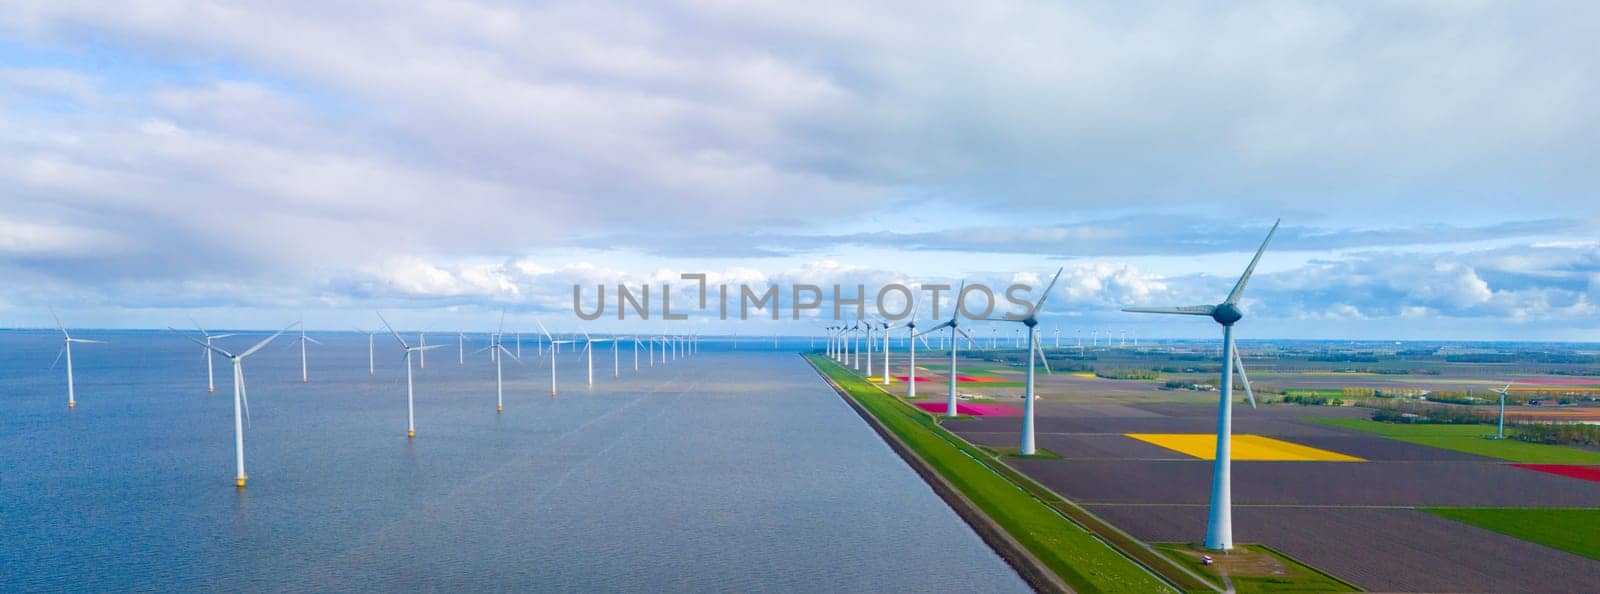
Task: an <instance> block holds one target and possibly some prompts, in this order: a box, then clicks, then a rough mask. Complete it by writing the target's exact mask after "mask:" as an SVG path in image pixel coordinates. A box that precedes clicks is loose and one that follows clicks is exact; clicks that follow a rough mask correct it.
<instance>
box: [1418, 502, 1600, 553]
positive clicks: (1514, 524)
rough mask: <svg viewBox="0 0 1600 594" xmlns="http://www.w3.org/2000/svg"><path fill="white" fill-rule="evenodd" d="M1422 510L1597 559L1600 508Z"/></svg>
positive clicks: (1599, 535)
mask: <svg viewBox="0 0 1600 594" xmlns="http://www.w3.org/2000/svg"><path fill="white" fill-rule="evenodd" d="M1423 511H1426V512H1429V513H1432V514H1434V515H1438V516H1443V517H1446V518H1450V519H1452V520H1455V521H1457V522H1464V523H1467V524H1472V525H1473V526H1477V527H1479V528H1483V529H1485V530H1492V531H1495V532H1499V533H1501V534H1505V535H1509V536H1513V537H1516V538H1520V539H1522V540H1526V541H1529V542H1535V543H1539V544H1542V545H1544V546H1547V547H1550V548H1553V549H1560V550H1563V551H1566V552H1569V553H1572V554H1574V555H1582V556H1585V557H1588V558H1590V559H1600V509H1558V508H1550V509H1545V508H1503V507H1478V508H1460V507H1432V508H1423Z"/></svg>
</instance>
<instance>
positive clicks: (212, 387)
mask: <svg viewBox="0 0 1600 594" xmlns="http://www.w3.org/2000/svg"><path fill="white" fill-rule="evenodd" d="M189 321H190V322H193V323H194V328H195V329H196V330H199V331H200V335H201V336H204V337H205V339H206V343H205V346H206V347H208V348H206V391H207V392H216V391H217V376H216V373H215V372H213V371H212V365H211V349H210V348H209V347H210V346H211V341H213V340H216V339H218V338H227V337H229V336H233V335H232V334H212V333H210V332H206V329H205V328H201V327H200V322H195V321H194V317H192V316H191V317H190V318H189Z"/></svg>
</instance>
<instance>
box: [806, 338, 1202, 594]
mask: <svg viewBox="0 0 1600 594" xmlns="http://www.w3.org/2000/svg"><path fill="white" fill-rule="evenodd" d="M808 358H809V359H810V360H811V362H812V363H813V364H814V365H815V366H816V367H817V369H818V370H820V371H821V372H822V373H823V374H824V375H825V376H827V377H828V378H829V379H830V380H832V381H833V383H834V384H836V385H837V386H838V387H839V388H840V389H841V390H842V391H843V392H844V393H845V394H846V395H848V396H849V397H850V398H851V399H853V400H854V401H855V402H856V403H857V404H858V405H859V406H860V407H861V408H862V409H864V410H866V411H867V413H868V414H871V415H872V416H873V417H874V418H876V419H877V421H878V422H879V423H881V424H882V425H883V427H884V428H885V429H887V430H888V431H889V432H890V433H892V434H894V435H895V436H896V437H898V438H899V439H900V440H901V441H902V442H903V443H904V444H905V445H906V446H907V447H908V448H909V449H911V451H912V452H913V453H915V454H916V456H918V457H919V458H921V459H922V460H923V461H924V462H925V463H926V464H927V465H929V466H930V467H932V468H933V469H934V470H935V471H936V472H938V473H939V474H940V475H941V476H943V477H944V479H945V480H946V481H948V482H949V483H950V484H951V485H953V486H954V487H955V488H956V489H957V490H958V491H960V492H961V493H962V495H964V496H965V497H966V498H967V499H968V500H970V501H971V502H972V503H973V504H974V505H975V506H976V507H977V508H978V509H979V511H981V512H982V513H983V514H984V515H986V516H987V517H988V518H990V519H991V520H992V521H993V522H994V523H995V524H997V525H998V526H1000V528H1001V529H1003V530H1005V531H1006V533H1007V534H1009V535H1010V536H1011V538H1012V539H1014V540H1016V541H1017V542H1018V543H1019V544H1020V545H1021V546H1022V547H1023V548H1025V549H1026V550H1027V551H1028V553H1030V554H1032V555H1033V556H1034V557H1035V558H1037V559H1038V560H1039V562H1040V563H1041V564H1043V565H1044V566H1046V567H1047V568H1048V569H1049V570H1050V571H1051V572H1052V573H1054V574H1055V575H1056V576H1058V577H1059V578H1060V579H1061V581H1062V582H1064V583H1065V584H1066V585H1067V586H1068V587H1070V588H1072V589H1073V590H1074V591H1076V592H1082V593H1087V592H1138V593H1155V592H1175V591H1178V590H1177V589H1176V588H1174V586H1173V585H1171V584H1169V583H1168V582H1167V581H1165V580H1163V579H1161V578H1158V577H1157V576H1156V575H1155V574H1154V573H1152V571H1151V570H1150V569H1146V567H1145V566H1142V565H1140V564H1139V563H1138V562H1135V561H1134V560H1133V559H1132V558H1130V555H1129V554H1127V553H1124V552H1121V551H1119V550H1118V549H1116V548H1113V547H1112V546H1111V545H1109V544H1107V542H1106V541H1105V540H1102V539H1101V538H1100V537H1099V536H1097V535H1096V534H1095V533H1091V532H1090V531H1089V530H1087V529H1085V528H1084V526H1082V525H1080V524H1078V523H1076V522H1074V521H1073V520H1072V519H1069V517H1068V516H1067V515H1064V514H1063V513H1062V512H1061V510H1060V509H1059V508H1058V507H1057V506H1054V505H1051V504H1049V503H1047V502H1046V501H1045V500H1043V499H1041V498H1040V497H1038V496H1037V495H1036V493H1035V492H1034V491H1033V490H1031V489H1030V488H1029V487H1025V486H1023V483H1020V482H1018V481H1016V480H1015V479H1014V478H1011V477H1009V476H1008V474H1010V473H1015V471H1014V470H1010V467H1009V466H1006V465H1004V464H1001V463H1000V462H999V461H998V460H995V458H994V457H993V455H992V454H990V453H989V452H986V451H984V450H983V449H981V448H978V447H976V446H973V445H971V444H969V443H967V442H966V441H965V440H963V439H961V438H959V437H957V436H955V435H954V434H952V433H950V432H949V431H947V430H945V429H944V428H943V427H940V426H939V423H938V422H937V421H936V420H935V419H934V417H933V416H931V415H929V414H927V413H924V412H923V411H921V410H920V409H917V408H916V407H914V406H911V405H909V404H907V403H905V402H904V401H902V400H901V399H899V398H897V397H894V396H890V395H889V394H888V393H886V392H884V391H883V390H881V389H880V388H879V387H877V386H875V385H873V384H871V383H868V382H867V381H865V380H863V379H862V378H861V377H860V376H858V375H856V374H854V373H851V372H849V371H848V370H846V369H844V368H842V367H840V366H839V365H838V364H836V363H834V362H833V361H832V360H830V359H828V358H827V357H823V356H816V355H810V356H808ZM1007 471H1009V473H1008V472H1007ZM1023 480H1026V479H1023ZM1028 483H1031V481H1028ZM1063 503H1065V502H1063ZM1124 538H1126V537H1125V536H1124ZM1125 544H1127V545H1131V546H1135V547H1137V550H1136V551H1135V553H1134V554H1136V555H1153V556H1155V557H1156V560H1157V561H1158V562H1159V559H1160V556H1159V554H1157V553H1155V552H1154V551H1153V550H1152V549H1149V548H1148V547H1144V546H1143V544H1142V543H1138V542H1137V541H1134V542H1132V543H1125ZM1141 551H1142V552H1141ZM1162 564H1163V565H1166V567H1165V568H1162V569H1166V570H1167V571H1169V572H1175V571H1177V568H1176V567H1175V566H1174V564H1171V563H1162ZM1180 575H1184V576H1187V575H1188V574H1184V573H1180ZM1180 584H1181V586H1180V587H1182V588H1183V590H1185V591H1205V592H1209V591H1214V589H1213V588H1212V587H1210V586H1209V585H1208V584H1204V583H1199V582H1197V581H1196V579H1195V578H1194V577H1192V576H1190V577H1187V578H1186V579H1185V581H1184V582H1180Z"/></svg>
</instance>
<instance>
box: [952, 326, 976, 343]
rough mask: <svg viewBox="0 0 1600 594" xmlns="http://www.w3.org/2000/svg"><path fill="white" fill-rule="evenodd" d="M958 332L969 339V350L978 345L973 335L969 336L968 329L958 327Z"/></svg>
mask: <svg viewBox="0 0 1600 594" xmlns="http://www.w3.org/2000/svg"><path fill="white" fill-rule="evenodd" d="M956 332H960V333H961V335H962V336H965V337H967V348H969V349H970V348H973V345H974V344H977V341H975V340H973V339H972V335H971V334H967V329H966V328H962V327H959V326H958V327H956Z"/></svg>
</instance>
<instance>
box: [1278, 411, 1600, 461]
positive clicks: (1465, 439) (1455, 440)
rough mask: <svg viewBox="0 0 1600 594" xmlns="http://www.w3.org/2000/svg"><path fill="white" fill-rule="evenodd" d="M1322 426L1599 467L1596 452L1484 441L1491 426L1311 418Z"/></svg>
mask: <svg viewBox="0 0 1600 594" xmlns="http://www.w3.org/2000/svg"><path fill="white" fill-rule="evenodd" d="M1306 420H1307V421H1310V422H1313V423H1318V424H1322V425H1330V426H1334V427H1342V428H1345V429H1355V430H1358V431H1366V432H1368V433H1374V434H1377V435H1381V436H1383V437H1386V438H1389V439H1393V440H1396V441H1403V442H1406V443H1414V444H1417V445H1425V446H1430V447H1435V448H1442V449H1446V450H1455V451H1457V452H1464V453H1468V454H1476V455H1479V456H1487V457H1490V458H1498V459H1501V460H1508V461H1511V462H1520V463H1524V464H1600V452H1594V451H1590V450H1582V449H1578V448H1569V447H1565V446H1558V445H1548V444H1542V443H1529V442H1525V441H1517V440H1512V439H1487V437H1489V436H1491V435H1494V426H1493V425H1448V424H1428V423H1416V424H1405V423H1380V422H1377V421H1369V420H1366V419H1326V418H1311V419H1306Z"/></svg>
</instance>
